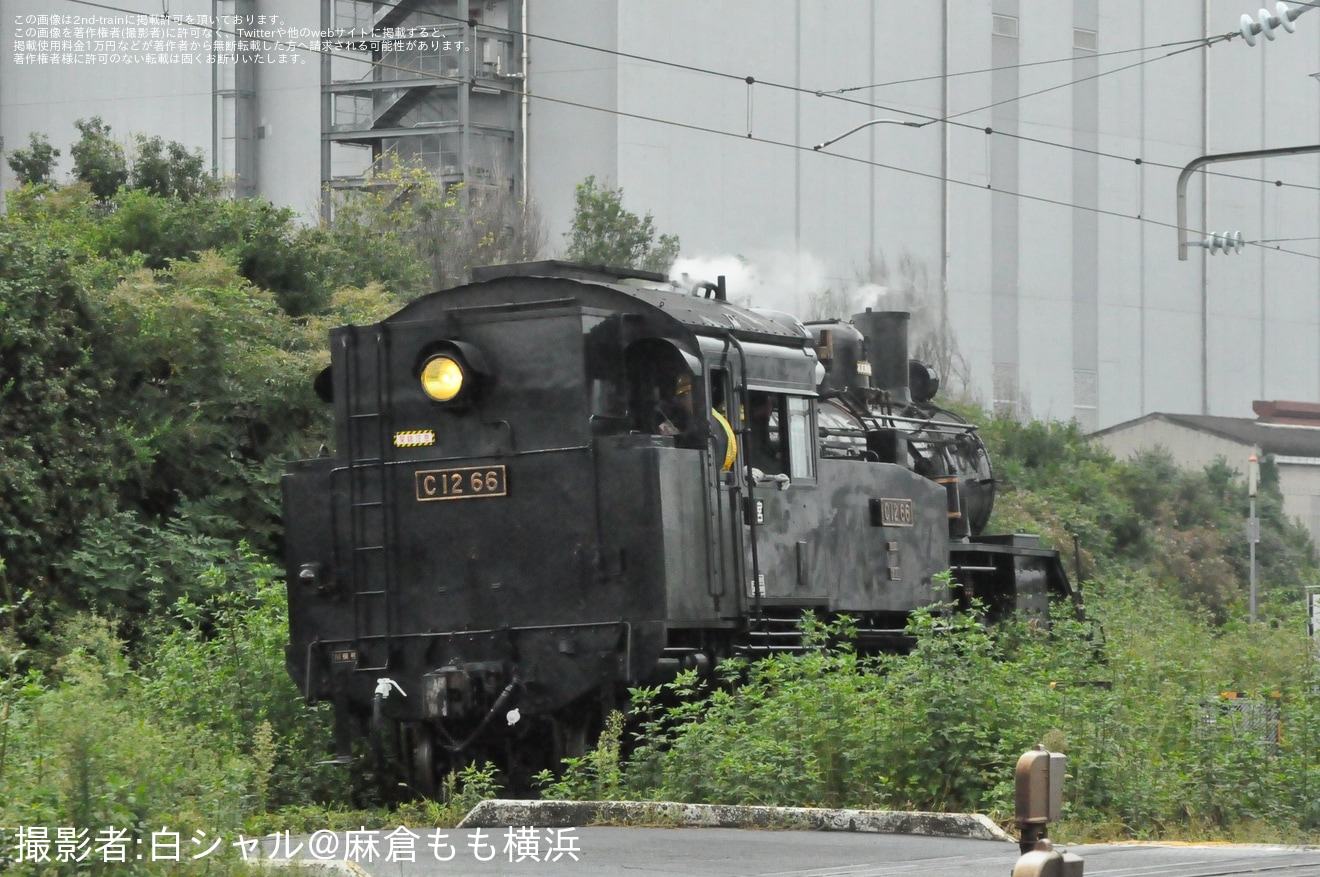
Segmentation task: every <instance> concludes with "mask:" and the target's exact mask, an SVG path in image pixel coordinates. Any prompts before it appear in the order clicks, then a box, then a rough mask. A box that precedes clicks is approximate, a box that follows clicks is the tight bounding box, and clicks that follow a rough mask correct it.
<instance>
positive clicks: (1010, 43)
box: [0, 0, 1320, 427]
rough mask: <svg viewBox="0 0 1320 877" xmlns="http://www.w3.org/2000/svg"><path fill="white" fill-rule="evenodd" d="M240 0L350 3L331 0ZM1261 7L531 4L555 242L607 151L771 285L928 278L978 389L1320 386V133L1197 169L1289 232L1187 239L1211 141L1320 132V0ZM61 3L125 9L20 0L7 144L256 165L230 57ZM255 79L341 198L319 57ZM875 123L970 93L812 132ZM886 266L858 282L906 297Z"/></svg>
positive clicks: (4, 17) (4, 78)
mask: <svg viewBox="0 0 1320 877" xmlns="http://www.w3.org/2000/svg"><path fill="white" fill-rule="evenodd" d="M228 2H235V0H228ZM237 2H243V3H249V4H251V5H252V6H253V7H254V8H255V11H257V12H258V13H265V14H268V15H277V16H279V17H280V18H282V19H283V20H284V21H285V22H287V23H288V24H291V25H294V26H296V27H311V28H316V27H319V26H320V21H319V18H320V15H321V8H322V7H321V2H320V0H237ZM128 5H131V4H128ZM149 5H150V7H151V8H150V9H147V8H146V7H145V6H144V7H143V8H144V10H145V11H151V12H155V11H157V10H158V8H159V4H149ZM1257 5H1259V4H1254V3H1253V4H1244V3H1242V2H1240V0H1164V2H1161V3H1142V2H1139V0H1113V2H1110V0H1104V2H1101V0H1068V2H1059V0H957V2H953V0H937V2H935V3H928V4H924V5H920V6H918V7H915V8H914V7H913V6H912V5H911V4H908V3H899V2H897V0H882V2H871V0H819V2H817V0H664V2H662V0H628V2H619V0H582V2H574V3H554V2H550V0H529V2H528V4H527V6H528V30H529V32H530V33H531V34H532V36H531V39H530V41H529V44H528V49H529V52H528V80H527V82H528V86H529V90H530V92H531V94H532V99H531V100H530V101H529V103H528V131H527V142H528V161H529V166H528V185H529V188H530V193H531V196H532V198H533V199H534V200H535V201H536V203H537V204H538V206H539V208H540V210H541V212H542V214H543V216H544V217H545V219H546V221H547V224H548V226H549V232H550V234H549V247H550V248H551V250H552V251H558V252H562V250H563V248H564V246H565V239H564V236H563V235H564V232H565V231H567V230H568V226H569V222H570V219H571V216H572V205H573V188H574V186H575V185H576V184H577V183H578V182H580V181H581V180H582V179H583V178H585V177H586V176H588V175H592V174H594V175H595V176H596V177H597V178H598V180H600V181H601V182H602V183H606V184H609V185H620V186H622V187H623V188H624V190H625V202H626V204H627V206H629V207H631V208H632V209H635V210H638V211H641V212H645V211H651V212H653V214H654V216H655V221H656V225H657V227H658V228H659V229H660V230H662V231H667V232H673V233H677V234H678V235H680V236H681V238H682V241H683V255H684V256H685V257H689V256H691V257H708V258H710V259H714V258H715V257H720V256H724V257H729V258H732V257H741V258H742V259H744V260H748V261H751V262H753V263H755V264H757V265H758V266H760V267H761V269H762V274H763V276H762V278H761V279H762V281H765V280H766V279H767V278H766V276H764V275H774V277H773V280H774V283H769V284H763V285H764V286H765V289H763V290H762V291H761V292H760V293H758V294H759V295H760V296H761V300H760V301H759V302H758V303H760V304H764V305H768V306H773V307H781V308H787V309H791V310H794V311H797V312H799V313H802V314H804V315H811V311H812V309H813V307H816V306H817V305H818V304H819V301H818V294H819V293H820V292H821V291H822V290H823V289H825V288H829V289H830V290H832V291H833V292H835V293H838V292H839V291H840V290H844V289H847V288H853V287H857V286H859V285H860V284H861V283H862V281H870V282H871V283H873V284H877V285H879V286H884V287H887V288H888V289H889V290H890V295H891V296H893V295H894V293H895V291H896V290H902V289H904V288H913V289H915V290H916V291H917V292H918V293H919V295H918V298H917V300H916V301H915V302H906V303H909V304H912V305H913V306H914V307H915V309H916V310H917V311H918V312H919V313H920V315H921V320H918V319H917V318H915V317H914V324H916V323H917V322H922V323H923V324H924V325H925V326H926V327H927V328H929V327H935V328H936V329H937V330H938V331H939V334H940V340H942V342H943V344H944V347H943V350H944V351H945V353H946V354H947V358H948V363H947V365H949V366H950V372H946V376H945V377H946V385H950V386H953V387H955V388H956V387H958V385H959V384H960V378H966V380H967V382H968V388H967V389H968V392H969V395H971V396H972V397H973V398H974V399H977V400H978V401H980V402H982V403H984V404H986V405H989V406H994V407H996V408H998V409H1000V410H1005V411H1013V412H1015V413H1018V414H1022V415H1028V414H1029V415H1034V416H1040V417H1055V418H1071V417H1076V418H1077V419H1078V420H1079V422H1081V423H1083V424H1084V425H1086V426H1088V427H1089V426H1098V427H1104V426H1106V425H1109V424H1113V423H1117V422H1121V421H1124V420H1128V419H1132V418H1135V417H1138V416H1140V415H1142V414H1144V413H1147V412H1151V411H1168V412H1185V413H1209V414H1221V415H1229V416H1245V415H1246V414H1247V412H1248V411H1249V406H1250V402H1251V400H1252V399H1254V398H1296V399H1317V398H1320V294H1318V293H1317V290H1318V289H1320V258H1317V255H1318V254H1320V245H1318V242H1317V240H1316V238H1317V236H1318V235H1320V232H1318V230H1317V228H1316V216H1317V215H1320V209H1318V208H1320V159H1317V157H1316V156H1313V155H1312V156H1301V157H1296V158H1292V159H1272V160H1268V161H1255V162H1243V163H1237V164H1231V165H1228V164H1225V165H1216V166H1213V167H1211V168H1210V171H1211V173H1210V174H1206V175H1201V176H1198V177H1195V178H1194V179H1193V181H1192V184H1191V186H1190V188H1189V192H1188V196H1189V199H1188V201H1189V208H1190V210H1189V224H1190V225H1191V226H1192V227H1193V228H1194V229H1195V230H1196V233H1194V234H1193V237H1194V238H1199V237H1200V233H1201V232H1204V231H1206V230H1214V231H1232V230H1237V229H1241V230H1242V231H1243V234H1244V236H1245V237H1246V238H1247V239H1248V240H1260V241H1267V242H1268V243H1267V244H1266V246H1267V247H1269V248H1270V249H1262V248H1259V247H1248V248H1247V249H1246V250H1245V251H1244V252H1243V253H1241V254H1236V255H1227V256H1225V255H1219V256H1213V257H1211V256H1208V255H1207V254H1206V253H1205V251H1204V250H1202V249H1197V248H1194V249H1193V250H1192V253H1191V258H1190V259H1189V260H1188V261H1186V262H1180V261H1178V260H1177V258H1176V247H1175V232H1174V229H1173V228H1172V227H1170V226H1171V225H1172V224H1173V222H1174V218H1175V209H1174V208H1175V200H1174V194H1175V189H1174V185H1175V181H1176V179H1177V174H1178V169H1179V168H1181V167H1182V166H1183V165H1184V164H1186V163H1187V162H1188V161H1190V160H1191V159H1193V158H1195V157H1197V156H1199V155H1202V154H1205V153H1217V152H1227V151H1240V150H1249V149H1259V148H1264V147H1277V146H1285V145H1295V144H1301V143H1313V142H1316V137H1317V134H1320V130H1317V129H1320V83H1317V82H1316V80H1315V79H1313V78H1311V76H1310V74H1312V73H1315V72H1317V71H1320V13H1314V14H1310V15H1307V16H1305V17H1302V18H1300V19H1299V20H1298V21H1297V32H1296V33H1294V34H1282V35H1280V36H1279V39H1278V40H1276V41H1274V42H1268V41H1265V40H1261V43H1260V45H1257V46H1256V47H1255V48H1251V47H1248V46H1247V45H1245V44H1244V43H1243V41H1242V40H1241V39H1240V38H1238V39H1234V40H1231V41H1228V42H1221V43H1218V44H1217V45H1215V46H1214V47H1213V48H1209V49H1207V48H1202V47H1198V46H1196V45H1195V41H1196V40H1198V39H1201V38H1204V37H1206V36H1207V35H1210V36H1216V35H1223V34H1226V33H1229V32H1232V31H1234V30H1235V29H1236V27H1237V26H1238V19H1239V17H1240V16H1241V15H1242V13H1244V12H1247V13H1252V14H1254V13H1255V8H1254V7H1255V6H1257ZM1248 6H1250V7H1251V8H1248ZM474 8H475V4H474ZM482 8H484V6H483V7H482ZM211 11H212V3H211V2H210V0H206V2H200V0H171V3H170V12H171V13H172V14H175V15H179V14H188V13H190V12H191V13H196V14H203V13H209V12H211ZM52 12H54V13H68V14H74V13H78V14H93V13H94V12H95V10H94V8H92V7H85V6H79V5H77V4H73V3H70V2H68V0H0V22H3V23H4V27H5V28H6V29H7V30H6V31H5V33H4V35H5V39H6V41H7V42H9V43H11V44H10V45H6V46H5V49H6V51H5V52H3V53H0V137H3V138H4V141H5V143H4V148H5V149H6V150H12V149H13V148H16V147H21V146H23V145H24V144H25V142H26V138H27V134H28V132H29V131H33V130H36V131H44V132H47V133H48V134H49V135H50V136H51V139H52V141H53V142H54V143H55V145H57V146H59V147H60V148H62V149H64V150H65V153H66V154H65V157H64V159H63V165H62V169H63V170H67V169H68V167H69V164H70V162H69V159H68V155H67V146H68V144H69V143H70V142H72V140H73V139H74V136H75V133H74V130H73V121H74V119H77V118H83V117H88V116H91V115H100V116H102V118H104V119H105V120H106V121H107V122H108V123H109V124H111V125H112V126H113V128H114V131H115V133H116V135H118V136H123V137H125V138H127V137H128V136H129V135H130V134H132V133H145V134H159V135H160V136H163V137H165V138H167V139H175V140H180V141H182V142H184V143H186V144H188V145H190V146H196V147H200V148H202V149H203V150H204V151H206V153H207V155H208V158H210V157H211V154H212V145H213V144H215V143H219V144H221V148H220V150H219V153H218V154H217V155H216V161H217V162H218V163H219V164H221V165H222V166H227V164H226V163H235V164H236V165H237V163H238V162H237V156H234V155H230V154H229V153H226V152H225V151H224V148H223V147H224V145H225V143H226V138H230V140H229V141H228V142H229V144H230V145H231V146H233V147H234V148H237V144H238V143H239V141H240V140H242V136H241V135H242V130H231V129H230V128H227V127H226V123H225V121H224V118H223V117H224V114H223V113H218V114H217V113H215V112H214V111H213V109H214V108H213V101H212V89H213V84H212V81H211V69H210V68H209V67H207V66H205V65H192V66H188V65H173V66H170V67H169V68H168V69H167V70H162V69H161V68H158V67H148V66H147V65H126V64H119V65H98V66H94V67H92V66H83V67H79V66H76V65H72V66H62V65H54V64H47V65H44V66H41V65H26V64H18V63H16V61H15V52H14V51H12V48H13V47H12V41H13V40H15V39H16V38H17V36H16V34H15V33H14V32H13V30H14V29H15V25H14V22H15V21H16V20H22V19H24V18H25V17H26V16H28V15H33V16H36V15H39V14H47V15H48V14H50V13H52ZM103 14H111V13H103ZM547 37H554V38H557V39H558V40H561V42H555V41H551V40H549V39H546V38H547ZM588 47H595V48H597V49H603V50H604V51H593V50H592V49H591V48H588ZM1140 49H1144V51H1136V50H1140ZM1183 49H1186V51H1180V50H1183ZM651 59H659V60H664V61H669V62H674V63H677V64H682V65H686V66H687V67H688V68H690V69H678V68H676V67H674V66H666V65H661V64H657V63H654V60H651ZM1142 62H1146V63H1142ZM991 68H994V69H993V70H992V69H991ZM1121 68H1127V69H1121ZM748 77H751V78H752V79H753V80H754V81H753V82H750V83H749V82H748V81H747V78H748ZM252 79H253V85H252V99H251V102H250V106H249V107H248V109H249V111H250V112H249V113H248V115H246V116H243V117H242V118H243V119H246V120H247V121H246V123H245V125H239V124H237V122H238V121H239V117H238V115H237V114H236V115H235V117H234V118H235V125H234V126H233V127H236V128H239V129H245V130H247V132H248V139H247V141H246V142H247V146H248V151H247V153H246V156H247V159H248V161H249V162H250V172H249V175H248V176H247V179H249V180H250V182H251V184H252V186H253V187H254V189H255V191H257V192H259V193H261V194H263V195H265V196H266V197H269V198H271V199H272V200H274V201H275V202H276V203H277V204H280V205H282V206H290V207H293V208H294V209H296V210H298V211H299V212H300V213H303V214H305V215H307V216H308V217H312V216H314V215H315V212H316V208H315V202H316V198H317V195H318V188H319V182H320V174H319V171H320V125H321V119H320V88H319V79H320V72H319V69H318V63H317V61H316V60H315V58H314V57H313V56H306V60H305V62H301V63H297V64H292V65H284V66H279V65H272V66H265V67H261V68H258V69H256V70H255V72H254V75H253V77H252ZM509 84H510V86H511V87H516V82H515V81H512V80H511V81H510V83H509ZM868 86H869V87H868ZM549 99H555V100H549ZM557 101H558V102H557ZM872 119H894V120H908V121H913V122H917V123H921V122H927V121H929V120H931V119H937V120H945V119H947V121H935V122H932V123H931V124H928V125H924V126H923V127H904V126H902V125H898V124H880V125H875V126H872V127H869V128H866V129H864V130H861V131H858V132H857V133H855V134H852V135H851V136H849V137H847V138H845V139H843V140H841V141H839V142H838V143H837V144H834V145H832V146H830V147H828V148H826V149H824V150H820V151H816V150H813V149H812V146H813V145H815V144H818V143H820V142H822V141H824V140H827V139H829V138H832V137H836V136H837V135H839V134H841V133H843V132H845V131H847V130H848V129H850V128H852V127H854V126H856V125H859V124H861V123H863V122H866V121H869V120H872ZM245 126H246V127H245ZM1137 159H1140V161H1137ZM1275 181H1279V182H1281V183H1282V184H1283V185H1274V183H1275ZM10 185H12V174H10V172H9V170H8V168H7V167H5V166H3V165H0V188H7V187H8V186H10ZM1285 250H1293V251H1296V252H1297V253H1300V255H1293V254H1290V253H1287V252H1284V251H1285ZM552 254H554V253H553V252H552V253H551V255H552ZM726 261H727V260H726ZM711 264H714V263H711ZM880 268H883V270H879V269H880ZM877 292H878V290H877V288H876V286H867V287H865V288H864V289H862V290H861V291H860V292H857V293H856V294H855V295H854V297H853V300H852V301H853V303H855V304H858V305H863V304H884V303H889V302H882V301H880V300H879V299H877V298H876V297H875V296H876V293H877ZM732 294H733V295H734V296H735V297H737V296H738V295H739V291H738V289H737V288H736V287H735V288H734V289H733V290H732ZM893 300H894V299H893V298H891V299H890V300H889V301H890V302H892V301H893Z"/></svg>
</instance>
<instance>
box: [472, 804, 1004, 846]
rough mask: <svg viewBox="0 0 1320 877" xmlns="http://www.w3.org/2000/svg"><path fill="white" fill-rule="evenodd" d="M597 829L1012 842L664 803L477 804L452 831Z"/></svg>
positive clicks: (978, 830) (944, 818) (983, 830)
mask: <svg viewBox="0 0 1320 877" xmlns="http://www.w3.org/2000/svg"><path fill="white" fill-rule="evenodd" d="M602 824H606V825H665V826H673V827H676V828H679V827H681V828H760V829H779V830H797V831H860V832H875V833H880V834H915V835H927V836H930V837H954V838H968V839H972V840H996V841H1008V842H1015V841H1013V838H1011V837H1009V836H1008V834H1006V833H1005V832H1004V831H1003V829H1001V828H1000V827H999V826H998V825H996V824H995V823H994V822H993V821H992V820H991V819H990V818H989V817H987V816H984V815H982V814H980V813H925V812H919V811H918V812H905V811H899V810H831V809H824V808H816V807H752V806H742V805H724V804H679V803H673V802H665V801H509V800H491V801H483V802H481V803H480V804H478V805H477V806H476V807H474V808H472V810H471V811H470V812H469V813H468V814H467V816H465V817H464V818H463V821H462V822H460V823H459V824H458V828H460V829H462V828H496V827H499V826H509V825H513V826H535V827H537V828H564V827H568V826H583V825H602Z"/></svg>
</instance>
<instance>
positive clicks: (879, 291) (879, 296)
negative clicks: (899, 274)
mask: <svg viewBox="0 0 1320 877" xmlns="http://www.w3.org/2000/svg"><path fill="white" fill-rule="evenodd" d="M887 295H889V287H888V286H881V285H880V284H878V283H863V284H861V285H859V286H857V287H855V288H853V289H852V291H851V292H850V299H849V300H850V301H851V302H852V304H853V305H854V306H855V307H857V309H858V312H859V313H860V312H861V311H864V310H866V309H867V308H874V309H876V310H877V311H878V310H882V309H883V307H884V302H883V299H884V297H885V296H887Z"/></svg>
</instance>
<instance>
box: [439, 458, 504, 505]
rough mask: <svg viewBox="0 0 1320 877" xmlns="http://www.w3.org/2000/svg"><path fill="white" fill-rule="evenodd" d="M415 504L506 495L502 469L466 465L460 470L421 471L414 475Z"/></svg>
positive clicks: (501, 467) (500, 467)
mask: <svg viewBox="0 0 1320 877" xmlns="http://www.w3.org/2000/svg"><path fill="white" fill-rule="evenodd" d="M416 478H417V501H418V502H434V501H437V500H442V499H481V498H482V497H490V496H508V494H509V482H508V480H507V479H506V476H505V473H504V467H503V466H465V467H463V468H462V469H423V470H422V471H420V472H417V473H416Z"/></svg>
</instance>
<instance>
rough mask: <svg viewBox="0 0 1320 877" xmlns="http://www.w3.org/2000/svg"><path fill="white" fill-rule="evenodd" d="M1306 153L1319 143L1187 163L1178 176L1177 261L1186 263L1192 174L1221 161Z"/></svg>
mask: <svg viewBox="0 0 1320 877" xmlns="http://www.w3.org/2000/svg"><path fill="white" fill-rule="evenodd" d="M1308 152H1320V143H1316V144H1312V145H1310V146H1281V147H1279V148H1277V149H1250V150H1247V151H1246V152H1221V153H1218V154H1216V155H1202V156H1201V157H1200V158H1194V159H1192V160H1191V161H1190V162H1188V163H1187V166H1186V167H1184V168H1183V169H1182V173H1180V174H1178V261H1179V262H1186V261H1187V181H1188V180H1190V179H1191V178H1192V174H1194V173H1196V172H1197V171H1198V170H1200V169H1201V168H1203V167H1205V166H1206V165H1208V164H1215V163H1217V162H1221V161H1243V160H1245V159H1249V158H1272V157H1276V156H1280V155H1303V154H1305V153H1308Z"/></svg>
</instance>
